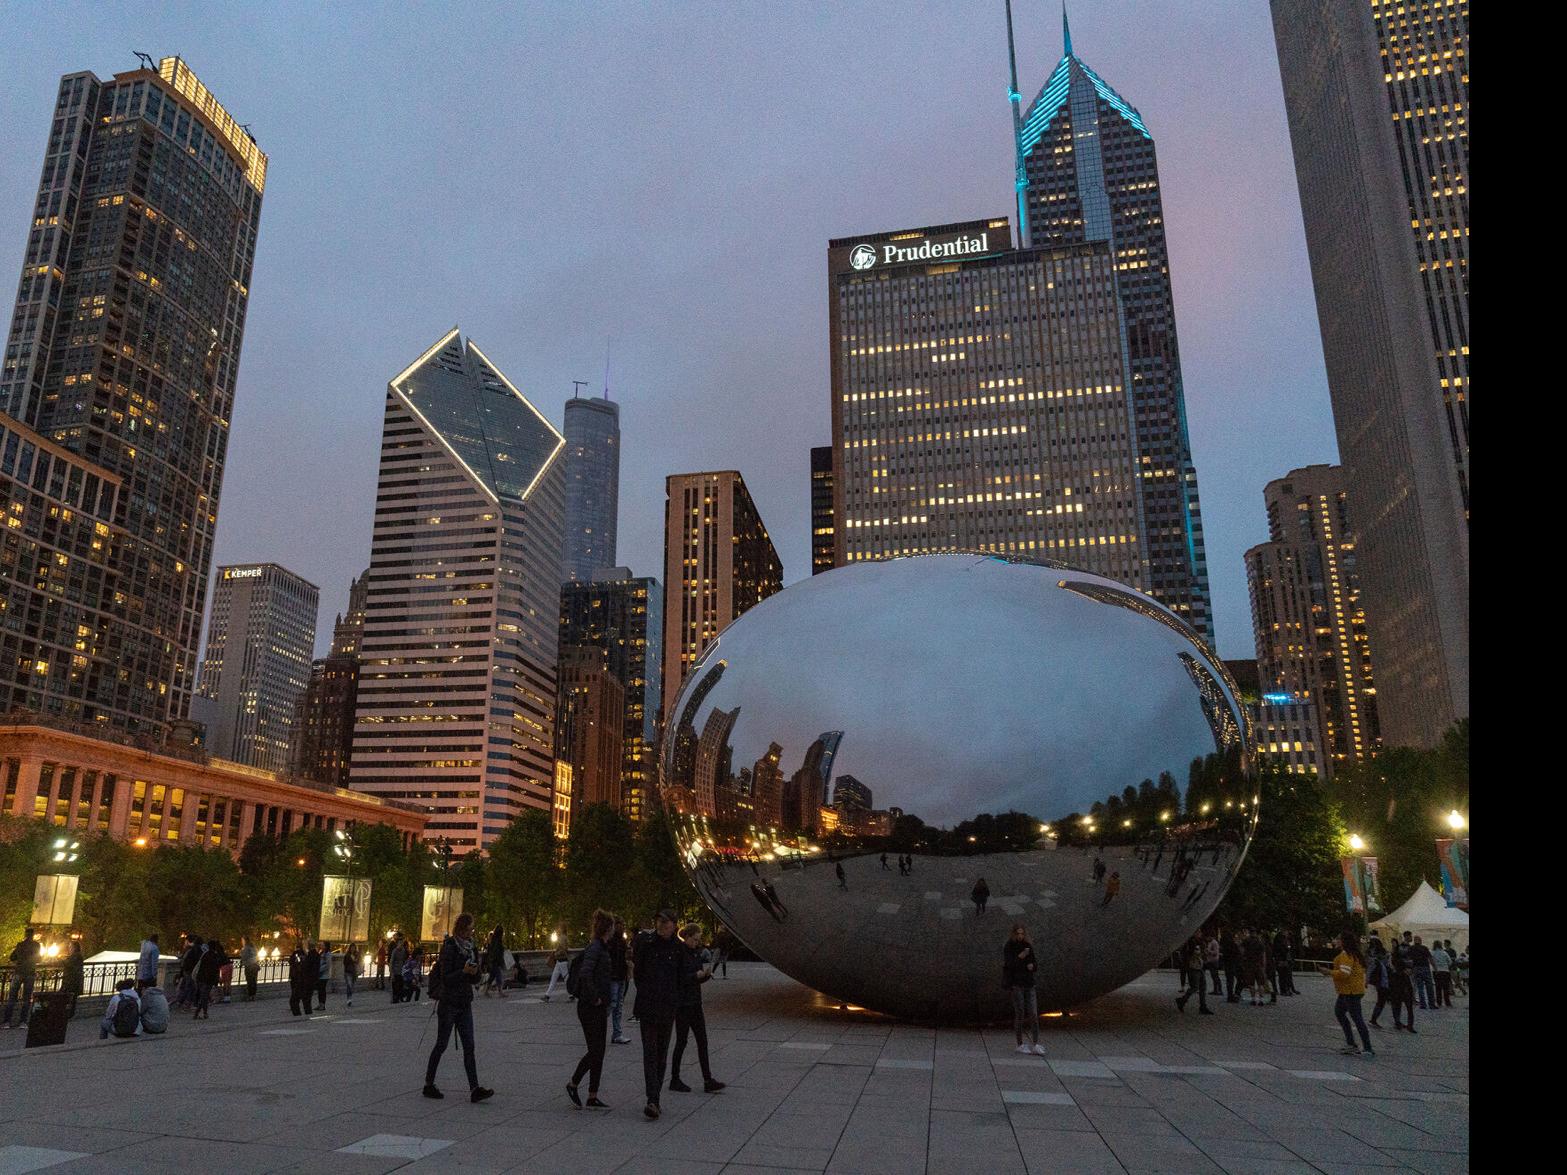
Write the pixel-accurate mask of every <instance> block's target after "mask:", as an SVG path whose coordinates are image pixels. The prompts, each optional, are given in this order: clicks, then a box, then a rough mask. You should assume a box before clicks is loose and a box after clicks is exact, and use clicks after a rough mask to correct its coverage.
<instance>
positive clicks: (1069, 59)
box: [1023, 42, 1153, 154]
mask: <svg viewBox="0 0 1567 1175" xmlns="http://www.w3.org/2000/svg"><path fill="white" fill-rule="evenodd" d="M1068 46H1069V47H1068V50H1067V52H1066V53H1064V54H1062V56H1061V60H1060V61H1059V62H1058V63H1057V64H1056V67H1055V69H1054V71H1052V73H1051V74H1050V77H1049V79H1048V80H1047V81H1046V82H1045V86H1044V89H1042V90H1040V91H1039V97H1037V98H1035V99H1034V101H1033V104H1032V105H1030V106H1029V108H1028V116H1027V117H1026V118H1024V120H1023V151H1024V153H1025V154H1026V153H1028V152H1029V151H1031V150H1033V148H1034V145H1035V144H1036V143H1038V142H1039V140H1040V139H1041V138H1042V137H1043V136H1044V134H1045V132H1046V131H1047V130H1049V129H1050V124H1051V123H1052V122H1054V121H1055V118H1056V115H1058V114H1060V113H1061V111H1062V110H1063V109H1064V108H1065V107H1066V100H1067V97H1068V96H1069V95H1070V94H1071V92H1072V70H1073V67H1074V66H1075V67H1076V68H1077V70H1078V71H1079V72H1081V74H1082V76H1083V77H1084V78H1086V79H1087V80H1088V82H1089V84H1090V85H1092V86H1093V87H1094V91H1095V93H1097V94H1098V95H1099V97H1100V99H1101V100H1103V101H1104V102H1107V103H1109V105H1110V106H1111V108H1112V109H1114V110H1115V111H1116V112H1117V113H1118V114H1120V116H1121V117H1122V118H1124V119H1126V121H1127V122H1129V123H1131V125H1132V126H1133V127H1135V128H1136V129H1137V131H1138V133H1139V134H1141V135H1142V136H1143V138H1145V139H1151V138H1153V136H1152V135H1150V134H1149V133H1148V128H1147V127H1146V126H1144V125H1143V116H1142V115H1140V114H1138V113H1137V108H1136V107H1135V106H1132V105H1131V104H1130V103H1129V102H1127V101H1126V99H1124V98H1122V97H1121V95H1119V94H1117V93H1116V92H1115V91H1114V90H1112V89H1111V88H1110V86H1109V84H1108V83H1107V82H1106V81H1105V80H1104V79H1103V78H1102V77H1100V76H1099V75H1098V74H1097V73H1095V72H1094V71H1093V70H1091V69H1089V68H1088V66H1086V65H1084V64H1083V62H1082V61H1081V60H1080V59H1079V58H1078V57H1077V55H1076V54H1074V53H1073V52H1072V51H1071V49H1070V42H1068Z"/></svg>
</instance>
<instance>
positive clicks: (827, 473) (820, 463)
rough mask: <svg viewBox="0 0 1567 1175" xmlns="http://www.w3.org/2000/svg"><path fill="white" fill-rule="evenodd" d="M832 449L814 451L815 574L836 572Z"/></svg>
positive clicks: (812, 562) (812, 461) (812, 490)
mask: <svg viewBox="0 0 1567 1175" xmlns="http://www.w3.org/2000/svg"><path fill="white" fill-rule="evenodd" d="M832 486H833V481H832V446H831V445H823V446H822V447H821V448H817V449H812V450H811V574H812V575H820V574H821V573H822V572H824V571H831V570H832V569H833V525H832Z"/></svg>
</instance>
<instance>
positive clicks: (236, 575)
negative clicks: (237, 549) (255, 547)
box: [223, 567, 261, 579]
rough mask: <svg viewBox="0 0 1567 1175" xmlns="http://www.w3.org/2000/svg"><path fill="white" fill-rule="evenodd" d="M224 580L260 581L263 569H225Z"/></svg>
mask: <svg viewBox="0 0 1567 1175" xmlns="http://www.w3.org/2000/svg"><path fill="white" fill-rule="evenodd" d="M223 578H224V579H260V578H261V568H259V567H225V568H224V569H223Z"/></svg>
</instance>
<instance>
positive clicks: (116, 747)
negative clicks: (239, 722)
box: [0, 719, 424, 855]
mask: <svg viewBox="0 0 1567 1175" xmlns="http://www.w3.org/2000/svg"><path fill="white" fill-rule="evenodd" d="M57 721H58V720H54V719H47V720H44V721H38V720H19V721H8V722H4V723H0V788H3V792H0V812H4V813H7V814H9V815H12V816H19V817H24V818H25V817H32V818H35V819H38V820H47V821H49V822H50V823H52V824H55V825H57V826H59V827H60V828H62V829H67V830H70V831H73V832H82V833H103V834H107V835H109V836H112V837H113V838H114V839H115V840H118V841H124V842H126V843H129V844H134V845H136V846H137V847H139V848H150V847H154V846H156V845H162V844H182V845H203V846H212V847H215V848H216V847H222V848H226V849H228V850H229V851H230V852H232V853H234V854H236V855H237V854H238V853H239V851H240V849H242V848H243V847H244V845H245V842H246V841H247V840H249V839H250V838H251V837H252V836H270V837H274V838H278V837H284V836H287V835H288V834H289V833H290V832H293V831H296V830H298V829H301V828H320V829H325V830H327V831H333V830H336V829H338V828H347V827H349V826H351V825H354V824H390V825H392V826H393V827H394V828H396V829H397V830H398V832H399V833H401V835H402V838H403V843H404V844H405V845H411V844H412V843H413V841H414V840H416V839H418V837H419V836H420V834H421V832H422V831H423V828H424V816H423V814H422V813H420V812H416V811H412V810H410V809H408V808H405V807H402V806H400V805H397V804H391V803H386V802H383V801H381V800H377V799H374V798H372V797H369V796H362V795H357V794H355V793H354V792H350V791H344V790H342V789H341V788H313V787H302V786H299V785H298V784H297V783H291V782H289V781H288V780H286V779H284V778H282V777H281V776H278V775H276V774H274V773H272V772H269V771H262V770H260V769H258V768H254V767H242V766H240V765H239V764H236V763H228V762H222V761H219V760H213V759H209V758H208V757H207V756H206V755H204V754H202V753H200V752H199V751H195V752H189V753H182V752H180V751H179V749H178V748H173V747H164V748H161V749H153V748H152V747H150V746H149V745H147V743H148V741H149V740H148V739H147V738H145V737H142V736H138V737H135V738H132V737H130V736H125V735H119V734H118V732H116V731H113V730H98V729H94V728H93V727H79V728H76V727H72V726H71V725H69V724H64V725H55V724H54V723H56V722H57ZM46 723H47V724H46Z"/></svg>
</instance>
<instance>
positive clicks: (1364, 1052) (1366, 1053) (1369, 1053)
mask: <svg viewBox="0 0 1567 1175" xmlns="http://www.w3.org/2000/svg"><path fill="white" fill-rule="evenodd" d="M1360 1055H1361V1056H1363V1057H1370V1058H1371V1059H1372V1060H1373V1061H1374V1060H1376V1059H1377V1050H1376V1049H1361V1050H1360Z"/></svg>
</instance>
